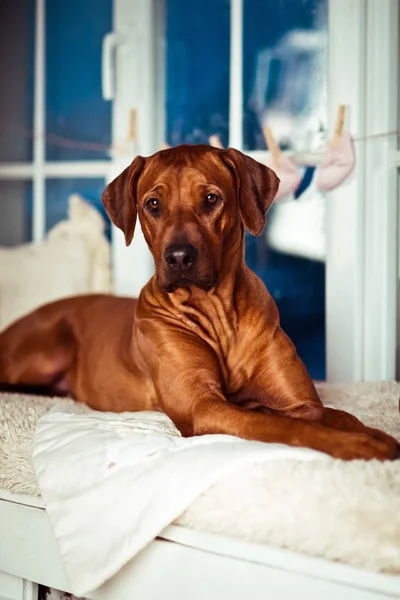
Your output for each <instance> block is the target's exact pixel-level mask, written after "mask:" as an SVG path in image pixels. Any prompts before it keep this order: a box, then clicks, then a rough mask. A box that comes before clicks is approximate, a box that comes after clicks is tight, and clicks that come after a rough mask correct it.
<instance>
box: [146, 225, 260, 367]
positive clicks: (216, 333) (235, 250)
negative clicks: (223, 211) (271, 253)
mask: <svg viewBox="0 0 400 600" xmlns="http://www.w3.org/2000/svg"><path fill="white" fill-rule="evenodd" d="M244 251H245V245H244V229H243V227H242V226H240V230H239V232H238V230H237V228H233V229H232V232H231V234H229V235H228V236H227V237H226V238H225V240H224V246H223V249H222V252H223V256H224V259H223V260H222V261H221V265H222V267H221V271H220V273H219V277H218V281H217V283H216V284H215V286H214V287H212V288H211V289H210V290H209V291H207V292H206V291H204V290H201V289H199V288H197V287H196V286H190V287H188V288H179V289H177V290H176V291H175V292H173V293H170V294H168V293H166V292H164V291H163V290H161V289H160V288H159V287H158V285H157V280H156V276H154V277H153V278H152V279H151V280H150V281H149V283H148V284H147V285H146V286H145V288H144V289H143V291H142V293H141V295H140V297H139V302H138V306H137V310H136V316H135V326H136V327H137V328H140V326H141V321H142V320H143V319H144V320H148V319H149V318H151V319H157V318H159V317H162V319H163V322H164V323H165V322H170V323H171V324H173V326H174V327H177V326H178V327H180V328H183V329H186V330H187V331H188V332H192V333H194V334H197V335H199V336H200V337H201V338H202V339H203V340H204V341H205V342H207V343H208V344H209V345H210V346H211V347H212V348H213V349H214V350H215V352H217V354H218V355H219V356H221V355H222V356H223V357H225V358H226V357H227V355H228V352H229V348H230V347H231V346H232V344H233V343H234V341H235V340H236V338H237V333H238V327H239V320H240V316H241V315H242V314H243V313H244V312H245V305H246V304H247V302H248V300H249V297H250V296H251V293H252V287H253V285H254V283H255V280H257V282H259V280H258V278H257V277H256V276H255V274H254V273H253V272H252V271H250V269H249V268H248V267H247V265H246V263H245V260H244ZM227 257H229V259H226V258H227ZM259 283H261V282H259Z"/></svg>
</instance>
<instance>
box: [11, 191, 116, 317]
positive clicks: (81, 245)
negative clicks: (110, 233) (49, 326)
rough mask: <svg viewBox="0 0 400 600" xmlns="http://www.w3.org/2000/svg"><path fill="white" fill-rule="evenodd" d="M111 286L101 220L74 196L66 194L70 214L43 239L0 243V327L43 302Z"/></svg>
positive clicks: (108, 260) (106, 291)
mask: <svg viewBox="0 0 400 600" xmlns="http://www.w3.org/2000/svg"><path fill="white" fill-rule="evenodd" d="M110 291H111V273H110V245H109V243H108V241H107V239H106V237H105V235H104V221H103V219H102V217H101V215H100V214H99V212H98V211H97V210H96V209H95V208H94V207H93V206H91V205H90V204H89V203H88V202H86V201H85V200H83V198H81V197H79V196H77V195H73V196H71V197H70V198H69V218H68V219H66V220H65V221H61V222H60V223H58V224H57V225H56V226H55V227H54V228H53V229H52V230H51V231H49V233H48V235H47V237H46V239H45V240H44V241H43V242H42V243H39V244H24V245H21V246H16V247H14V248H5V247H1V248H0V329H4V328H5V327H6V326H7V325H9V324H10V323H11V322H12V321H14V320H15V319H18V318H19V317H21V316H23V315H24V314H27V313H28V312H30V311H32V310H34V309H35V308H37V307H38V306H40V305H42V304H45V303H47V302H51V301H53V300H57V299H59V298H65V297H68V296H74V295H77V294H86V293H92V292H105V293H109V292H110Z"/></svg>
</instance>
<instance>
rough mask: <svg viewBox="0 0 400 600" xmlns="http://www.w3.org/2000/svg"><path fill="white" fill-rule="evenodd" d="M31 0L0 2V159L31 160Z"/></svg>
mask: <svg viewBox="0 0 400 600" xmlns="http://www.w3.org/2000/svg"><path fill="white" fill-rule="evenodd" d="M33 33H34V0H14V1H13V0H3V1H2V2H0V81H1V85H0V162H23V161H30V160H32V122H33V102H32V100H33V55H34V53H33V37H34V36H33Z"/></svg>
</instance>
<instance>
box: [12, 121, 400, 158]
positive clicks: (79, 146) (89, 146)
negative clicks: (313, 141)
mask: <svg viewBox="0 0 400 600" xmlns="http://www.w3.org/2000/svg"><path fill="white" fill-rule="evenodd" d="M1 127H2V128H3V129H4V128H5V129H9V130H10V129H13V130H14V131H18V132H19V134H20V135H23V136H24V137H26V138H29V139H32V140H34V139H37V138H44V139H45V140H46V141H47V142H48V143H49V144H51V145H53V146H59V147H63V148H71V149H76V150H86V151H88V152H109V151H111V150H115V151H122V150H123V148H122V146H121V145H118V144H101V143H96V142H87V141H79V140H74V139H72V138H67V137H64V136H60V135H56V134H53V133H48V132H45V133H44V134H42V135H35V134H34V133H33V132H29V131H27V130H25V129H24V128H22V127H21V126H19V125H17V126H10V125H9V124H7V125H5V124H4V123H2V124H1ZM398 134H400V130H399V129H395V130H393V131H384V132H379V133H372V134H367V135H364V136H355V137H353V141H354V142H361V141H367V140H373V139H378V138H383V137H390V136H393V135H398ZM255 150H256V151H260V149H255ZM322 150H323V149H322V148H321V149H320V150H319V152H317V153H315V154H319V153H320V152H321V151H322ZM261 151H262V150H261ZM250 152H251V150H250ZM304 152H306V151H303V152H302V153H304ZM309 154H314V152H310V153H309Z"/></svg>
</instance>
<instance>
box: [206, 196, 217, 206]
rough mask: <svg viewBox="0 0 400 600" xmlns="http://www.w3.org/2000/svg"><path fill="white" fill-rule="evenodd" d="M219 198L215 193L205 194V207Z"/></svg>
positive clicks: (214, 203)
mask: <svg viewBox="0 0 400 600" xmlns="http://www.w3.org/2000/svg"><path fill="white" fill-rule="evenodd" d="M219 200H220V197H219V196H217V194H207V196H206V198H205V204H206V207H207V208H212V207H213V206H215V205H216V204H217V203H218V202H219Z"/></svg>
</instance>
